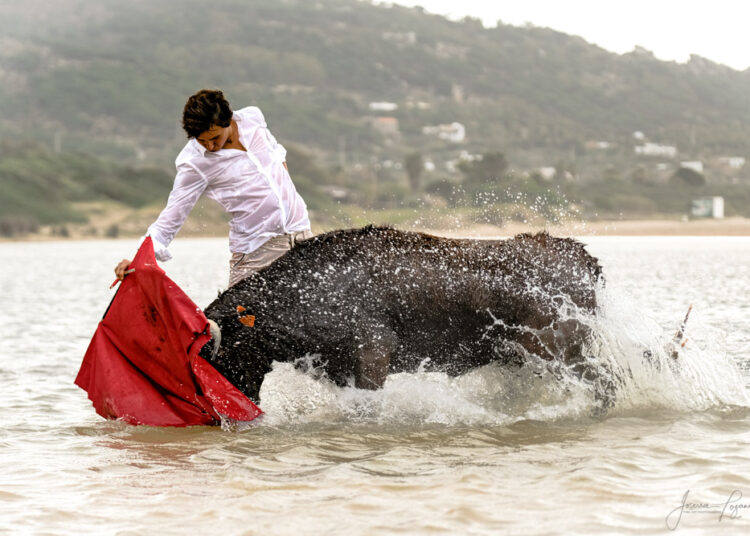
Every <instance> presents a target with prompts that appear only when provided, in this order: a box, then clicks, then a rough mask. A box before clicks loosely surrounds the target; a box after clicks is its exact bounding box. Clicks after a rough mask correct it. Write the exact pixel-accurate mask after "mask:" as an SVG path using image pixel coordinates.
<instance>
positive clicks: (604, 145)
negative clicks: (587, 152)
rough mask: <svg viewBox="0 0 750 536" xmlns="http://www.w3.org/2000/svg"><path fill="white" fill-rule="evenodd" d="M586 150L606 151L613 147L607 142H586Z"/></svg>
mask: <svg viewBox="0 0 750 536" xmlns="http://www.w3.org/2000/svg"><path fill="white" fill-rule="evenodd" d="M584 147H586V149H595V150H599V151H606V150H607V149H611V148H612V147H613V145H612V143H610V142H608V141H594V140H591V141H587V142H586V144H585V145H584Z"/></svg>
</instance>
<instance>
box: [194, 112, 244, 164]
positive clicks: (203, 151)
mask: <svg viewBox="0 0 750 536" xmlns="http://www.w3.org/2000/svg"><path fill="white" fill-rule="evenodd" d="M232 119H234V121H235V122H236V123H237V130H238V131H239V125H240V122H241V121H242V117H241V116H240V115H239V114H238V113H237V112H234V113H232ZM190 143H192V144H193V148H195V149H196V150H197V151H198V152H199V153H200V155H201V156H202V157H203V158H205V157H206V153H209V151H208V149H206V148H205V147H203V145H201V144H200V143H198V140H196V139H195V138H190ZM209 154H215V153H209Z"/></svg>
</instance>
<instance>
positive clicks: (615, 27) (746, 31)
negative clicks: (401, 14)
mask: <svg viewBox="0 0 750 536" xmlns="http://www.w3.org/2000/svg"><path fill="white" fill-rule="evenodd" d="M393 3H397V4H402V5H406V6H416V5H419V6H422V7H424V8H425V9H426V10H427V11H431V12H433V13H441V14H446V15H451V16H452V17H458V18H460V17H462V16H465V15H471V16H473V17H478V18H481V19H482V20H483V21H484V23H485V25H487V26H494V25H495V23H496V22H497V20H498V19H500V20H502V21H503V22H504V23H507V24H513V25H516V26H518V25H522V24H524V23H526V22H531V23H532V24H534V25H535V26H548V27H550V28H554V29H556V30H560V31H562V32H565V33H569V34H575V35H580V36H581V37H583V38H584V39H586V40H587V41H589V42H592V43H596V44H597V45H599V46H601V47H603V48H606V49H608V50H611V51H614V52H620V53H622V52H628V51H630V50H633V47H634V46H635V45H641V46H643V47H645V48H647V49H649V50H652V51H653V52H654V54H655V55H656V56H657V57H658V58H659V59H664V60H677V61H680V62H682V61H687V60H688V58H689V56H690V54H699V55H701V56H704V57H706V58H709V59H711V60H713V61H716V62H718V63H724V64H726V65H729V66H731V67H734V68H735V69H740V70H743V69H747V68H748V67H750V1H748V0H711V1H707V0H703V1H700V2H699V1H695V0H682V1H675V0H628V1H623V0H618V1H612V0H514V1H507V0H506V1H504V0H496V1H491V0H490V1H488V0H484V1H482V0H419V1H413V0H397V1H395V2H393Z"/></svg>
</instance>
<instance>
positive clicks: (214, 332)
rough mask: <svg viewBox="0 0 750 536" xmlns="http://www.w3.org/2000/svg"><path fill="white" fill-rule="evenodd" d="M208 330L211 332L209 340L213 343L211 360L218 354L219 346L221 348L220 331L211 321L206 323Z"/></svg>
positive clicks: (217, 325)
mask: <svg viewBox="0 0 750 536" xmlns="http://www.w3.org/2000/svg"><path fill="white" fill-rule="evenodd" d="M208 329H209V330H211V338H212V339H213V341H214V347H213V351H212V352H211V358H212V359H213V358H215V357H216V354H218V353H219V346H221V329H219V324H217V323H216V322H214V321H213V320H209V321H208Z"/></svg>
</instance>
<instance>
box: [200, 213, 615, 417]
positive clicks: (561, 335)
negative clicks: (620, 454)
mask: <svg viewBox="0 0 750 536" xmlns="http://www.w3.org/2000/svg"><path fill="white" fill-rule="evenodd" d="M600 274H601V268H600V266H599V263H598V261H597V259H595V258H594V257H592V256H591V255H589V254H588V253H587V252H586V250H585V249H584V246H583V245H582V244H581V243H579V242H577V241H575V240H573V239H570V238H555V237H552V236H550V235H549V234H546V233H539V234H535V235H531V234H523V235H518V236H516V237H515V238H512V239H508V240H500V241H488V240H468V239H462V240H456V239H447V238H440V237H435V236H430V235H428V234H422V233H415V232H404V231H399V230H396V229H392V228H387V227H385V228H384V227H365V228H362V229H352V230H340V231H333V232H330V233H326V234H322V235H318V236H316V237H314V238H311V239H309V240H306V241H304V242H300V243H299V244H298V245H297V246H296V247H295V248H294V249H293V250H291V251H290V252H289V253H287V254H286V255H284V256H283V257H281V258H280V259H278V260H277V261H276V262H274V263H273V264H272V265H271V266H269V267H267V268H265V269H263V270H261V271H260V272H258V273H256V274H254V275H252V276H250V277H248V278H247V279H245V280H243V281H241V282H240V283H238V284H237V285H235V286H234V287H232V288H230V289H229V290H227V291H226V292H224V293H222V294H220V295H219V297H218V298H217V299H216V300H215V301H214V302H213V303H212V304H211V305H210V306H209V307H208V308H207V309H206V311H205V313H206V315H207V316H208V318H209V319H210V320H213V321H215V322H216V323H217V324H218V327H219V329H220V331H221V334H220V337H219V336H218V335H219V334H218V333H216V334H215V336H214V338H213V339H212V342H209V343H207V344H206V346H205V347H204V348H203V349H202V351H201V352H202V353H201V355H203V356H204V357H205V358H206V359H208V360H209V361H211V362H212V363H213V364H214V366H215V367H216V368H217V369H218V370H219V371H220V372H221V373H222V374H224V376H226V378H227V379H229V381H231V382H232V383H233V384H234V385H236V386H237V387H238V388H239V389H240V390H242V391H243V392H244V393H245V394H246V395H247V396H249V397H250V398H251V399H253V400H254V401H256V402H257V401H258V398H259V390H260V386H261V383H262V382H263V377H264V376H265V374H266V373H267V372H269V371H270V370H271V363H272V362H273V361H274V360H275V361H295V360H298V359H299V358H302V357H305V356H314V358H315V360H316V362H317V363H318V364H319V365H320V367H319V368H317V369H316V370H321V369H322V371H324V372H325V374H326V376H327V377H328V378H329V379H330V380H331V381H333V382H335V383H336V384H338V385H342V386H343V385H347V384H352V383H353V384H354V385H355V386H356V387H358V388H363V389H377V388H379V387H381V386H382V385H383V383H384V382H385V379H386V376H387V375H388V374H390V373H396V372H410V371H416V370H417V369H419V368H420V367H422V369H423V370H428V371H429V370H438V371H443V372H445V373H447V374H449V375H459V374H462V373H465V372H467V371H469V370H471V369H473V368H476V367H481V366H483V365H486V364H489V363H492V362H498V363H500V364H502V365H506V366H523V365H524V364H526V363H529V362H532V361H533V362H535V363H537V365H538V364H539V363H542V364H543V365H545V364H546V365H547V367H548V368H549V365H555V366H556V367H558V370H559V367H561V366H562V367H569V368H570V370H575V371H576V373H577V374H578V375H579V376H584V377H585V376H586V375H587V374H590V373H591V370H590V367H589V366H588V365H587V363H589V362H590V360H587V359H585V358H584V356H583V351H584V348H585V344H586V341H587V337H588V336H589V333H588V331H587V329H586V328H585V326H584V325H583V324H582V323H581V322H579V321H578V320H577V319H576V316H577V315H578V316H579V317H580V315H581V314H593V313H594V312H595V309H596V293H595V290H596V285H597V282H598V280H599V278H600ZM214 331H215V330H214ZM219 339H220V341H219Z"/></svg>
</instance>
